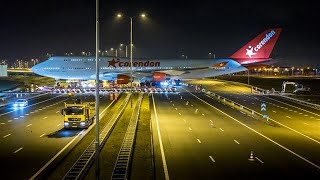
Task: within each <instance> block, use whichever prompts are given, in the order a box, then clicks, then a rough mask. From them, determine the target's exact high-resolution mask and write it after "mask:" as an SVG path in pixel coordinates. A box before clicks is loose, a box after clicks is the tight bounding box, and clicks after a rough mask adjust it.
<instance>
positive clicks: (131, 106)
mask: <svg viewBox="0 0 320 180" xmlns="http://www.w3.org/2000/svg"><path fill="white" fill-rule="evenodd" d="M130 69H131V80H130V81H131V95H132V17H130ZM131 108H132V96H131Z"/></svg>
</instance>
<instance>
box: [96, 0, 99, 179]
mask: <svg viewBox="0 0 320 180" xmlns="http://www.w3.org/2000/svg"><path fill="white" fill-rule="evenodd" d="M99 68H100V67H99V0H96V94H95V95H96V97H95V101H96V104H95V111H96V116H95V117H96V118H95V120H96V138H95V155H96V157H95V162H96V166H95V167H96V169H95V172H96V179H98V180H99V179H100V160H99V159H100V157H99V156H100V141H99V134H100V133H99V132H100V129H99V123H100V121H99V85H100V80H99Z"/></svg>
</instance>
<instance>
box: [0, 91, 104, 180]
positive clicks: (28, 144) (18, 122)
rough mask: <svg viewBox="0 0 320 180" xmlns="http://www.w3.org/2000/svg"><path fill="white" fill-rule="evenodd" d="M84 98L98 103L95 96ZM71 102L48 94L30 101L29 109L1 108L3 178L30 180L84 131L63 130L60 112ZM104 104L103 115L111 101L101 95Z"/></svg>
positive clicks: (0, 154)
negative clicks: (66, 103)
mask: <svg viewBox="0 0 320 180" xmlns="http://www.w3.org/2000/svg"><path fill="white" fill-rule="evenodd" d="M79 97H80V96H76V97H75V98H79ZM81 98H83V100H84V102H85V101H94V96H93V95H91V96H90V95H81ZM68 100H70V98H69V97H68V96H66V95H56V94H51V95H50V94H47V95H43V96H39V97H37V98H32V99H29V105H28V106H27V107H25V108H17V109H15V108H13V107H12V106H5V107H3V108H1V109H0V129H1V130H0V159H1V163H2V167H4V168H1V170H0V172H1V178H2V179H29V178H30V177H32V176H33V175H34V174H35V173H36V172H37V171H38V170H39V169H41V167H43V166H44V165H45V164H46V163H47V162H48V161H49V160H50V159H51V158H53V157H54V156H55V155H56V154H57V153H58V152H59V151H60V150H61V149H62V148H64V147H65V146H66V145H67V144H68V143H69V142H70V141H72V140H73V139H74V138H75V137H76V136H77V135H78V134H79V133H80V132H81V130H64V129H63V116H62V115H61V114H60V111H61V109H62V108H63V107H64V102H65V101H68ZM100 103H101V106H100V112H101V111H102V110H103V109H104V108H106V107H107V105H108V103H110V100H108V99H107V97H106V96H101V100H100ZM84 131H85V130H84Z"/></svg>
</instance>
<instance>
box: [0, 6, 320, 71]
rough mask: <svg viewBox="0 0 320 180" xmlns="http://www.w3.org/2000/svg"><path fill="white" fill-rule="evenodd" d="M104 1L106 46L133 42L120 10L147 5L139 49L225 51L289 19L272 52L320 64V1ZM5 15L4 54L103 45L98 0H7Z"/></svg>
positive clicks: (0, 40)
mask: <svg viewBox="0 0 320 180" xmlns="http://www.w3.org/2000/svg"><path fill="white" fill-rule="evenodd" d="M100 6H101V7H100V35H101V36H100V43H101V44H100V45H101V46H100V47H101V48H100V49H103V50H105V49H110V48H111V47H114V48H115V47H118V46H119V44H120V43H124V44H129V42H130V39H129V37H130V34H129V30H130V26H129V20H128V19H121V20H119V19H116V18H115V17H116V14H117V12H123V13H124V14H126V15H127V16H136V15H138V14H139V13H140V12H145V13H146V14H147V16H148V19H147V20H141V19H139V18H138V17H135V18H134V20H133V29H134V31H133V44H134V45H135V48H136V49H135V54H134V57H144V58H179V57H180V58H181V55H182V54H184V55H187V56H188V59H191V58H207V57H208V53H209V52H212V53H214V54H215V55H216V58H225V57H228V56H230V55H231V54H233V53H234V52H235V51H236V50H238V49H239V48H240V47H242V46H243V45H244V44H246V43H247V42H248V41H249V40H251V39H252V38H254V37H255V36H256V35H258V34H259V33H261V32H262V31H263V30H265V29H266V28H269V27H281V28H283V29H282V33H281V35H280V37H279V40H278V42H277V44H276V47H275V49H274V51H273V53H272V57H273V58H276V59H278V62H279V64H280V65H283V66H291V65H295V66H296V65H301V66H302V65H304V66H320V61H319V60H320V46H319V44H318V43H319V42H320V41H319V40H320V38H319V33H318V32H320V15H319V14H320V8H319V6H318V5H316V4H313V3H310V2H307V1H300V3H296V2H290V3H285V2H278V1H276V0H266V1H230V0H222V1H221V0H220V1H199V0H198V1H173V0H171V1H166V0H161V1H160V0H159V1H154V0H153V1H152V0H150V1H138V0H137V1H134V0H131V1H130V0H128V1H119V0H117V1H107V0H100ZM0 23H1V26H0V27H1V28H0V59H8V60H12V61H13V60H14V59H16V58H35V57H45V55H46V53H51V54H54V55H64V53H65V52H73V53H77V54H80V52H82V51H91V52H94V50H95V0H28V1H22V0H20V1H15V0H10V1H9V0H3V1H1V5H0ZM122 53H123V52H122ZM123 54H124V53H123Z"/></svg>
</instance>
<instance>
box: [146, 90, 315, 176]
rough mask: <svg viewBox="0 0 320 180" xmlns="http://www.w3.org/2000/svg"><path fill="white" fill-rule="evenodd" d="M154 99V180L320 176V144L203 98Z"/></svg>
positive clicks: (185, 95)
mask: <svg viewBox="0 0 320 180" xmlns="http://www.w3.org/2000/svg"><path fill="white" fill-rule="evenodd" d="M153 97H154V105H155V106H153V112H152V119H153V130H154V131H153V134H154V145H155V147H154V150H155V155H156V156H155V164H156V177H157V178H156V179H169V178H170V179H214V178H216V179H234V178H237V179H239V178H240V179H270V178H275V179H278V178H298V179H300V178H301V179H317V178H319V177H320V174H319V172H320V167H319V165H320V154H319V152H320V145H319V144H318V143H316V142H314V141H312V140H310V139H308V138H306V137H304V136H302V135H300V134H297V133H296V132H294V131H292V130H290V129H287V128H285V127H282V126H275V127H274V126H270V125H268V124H266V123H263V122H261V121H260V120H257V119H254V118H252V117H250V116H248V115H246V114H243V113H241V112H240V111H238V110H236V109H233V108H231V107H229V106H226V105H223V104H222V103H219V102H217V101H216V100H213V99H211V98H210V97H208V96H206V95H204V94H194V93H193V94H190V93H188V92H183V93H180V94H176V95H174V94H169V95H166V94H154V95H153ZM158 127H159V130H160V131H159V132H158ZM251 153H252V154H251Z"/></svg>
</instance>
